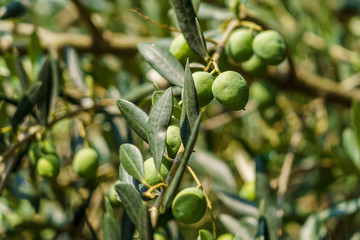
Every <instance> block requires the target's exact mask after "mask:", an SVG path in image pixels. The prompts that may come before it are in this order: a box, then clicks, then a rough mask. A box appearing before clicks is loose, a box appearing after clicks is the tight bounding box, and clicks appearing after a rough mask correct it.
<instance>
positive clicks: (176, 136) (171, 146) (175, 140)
mask: <svg viewBox="0 0 360 240" xmlns="http://www.w3.org/2000/svg"><path fill="white" fill-rule="evenodd" d="M180 145H181V136H180V127H179V126H178V125H170V126H169V127H168V129H167V130H166V149H167V153H168V155H169V157H171V158H175V157H176V154H177V152H178V150H179V148H180Z"/></svg>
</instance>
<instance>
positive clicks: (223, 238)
mask: <svg viewBox="0 0 360 240" xmlns="http://www.w3.org/2000/svg"><path fill="white" fill-rule="evenodd" d="M217 240H234V237H233V235H232V234H231V233H224V234H221V235H220V236H219V237H218V238H217Z"/></svg>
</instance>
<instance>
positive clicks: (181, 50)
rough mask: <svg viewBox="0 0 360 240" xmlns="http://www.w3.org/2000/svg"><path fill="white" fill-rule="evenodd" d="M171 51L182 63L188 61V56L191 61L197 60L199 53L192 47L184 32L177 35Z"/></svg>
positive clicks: (171, 45)
mask: <svg viewBox="0 0 360 240" xmlns="http://www.w3.org/2000/svg"><path fill="white" fill-rule="evenodd" d="M169 52H170V53H171V54H172V55H174V56H175V57H176V58H177V59H178V60H179V61H180V62H181V63H182V64H185V63H186V59H187V58H189V60H190V61H196V60H197V59H198V56H197V54H196V53H195V52H194V51H193V50H192V49H191V48H190V46H189V44H188V43H187V42H186V39H185V37H184V35H182V34H180V35H178V36H177V37H175V38H174V40H173V41H172V42H171V44H170V48H169Z"/></svg>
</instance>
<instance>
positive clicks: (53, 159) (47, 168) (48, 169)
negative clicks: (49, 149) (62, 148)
mask: <svg viewBox="0 0 360 240" xmlns="http://www.w3.org/2000/svg"><path fill="white" fill-rule="evenodd" d="M36 170H37V172H38V173H39V175H40V176H42V177H43V178H47V179H55V178H56V177H57V176H58V175H59V172H60V160H59V158H58V157H57V156H56V155H53V154H46V155H44V156H42V157H40V158H39V160H38V161H37V163H36Z"/></svg>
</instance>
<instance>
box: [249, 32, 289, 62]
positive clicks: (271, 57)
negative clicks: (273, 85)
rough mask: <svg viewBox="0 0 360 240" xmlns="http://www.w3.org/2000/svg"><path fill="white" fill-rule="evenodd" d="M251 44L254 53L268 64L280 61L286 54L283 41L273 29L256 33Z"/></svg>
mask: <svg viewBox="0 0 360 240" xmlns="http://www.w3.org/2000/svg"><path fill="white" fill-rule="evenodd" d="M252 46H253V50H254V52H255V54H256V55H257V56H258V57H259V58H261V59H262V60H263V61H264V62H265V63H267V64H270V65H277V64H279V63H281V62H282V61H283V60H284V58H285V55H286V46H285V41H284V39H283V37H282V36H281V35H280V33H278V32H277V31H274V30H266V31H263V32H261V33H259V34H257V35H256V36H255V38H254V41H253V45H252Z"/></svg>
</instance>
